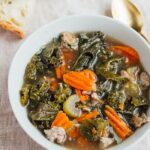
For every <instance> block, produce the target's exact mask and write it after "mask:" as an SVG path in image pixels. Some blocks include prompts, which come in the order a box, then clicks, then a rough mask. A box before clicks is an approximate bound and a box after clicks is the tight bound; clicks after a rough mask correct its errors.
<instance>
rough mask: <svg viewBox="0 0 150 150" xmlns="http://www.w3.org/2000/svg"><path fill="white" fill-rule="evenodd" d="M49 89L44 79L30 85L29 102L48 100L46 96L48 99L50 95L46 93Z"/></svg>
mask: <svg viewBox="0 0 150 150" xmlns="http://www.w3.org/2000/svg"><path fill="white" fill-rule="evenodd" d="M49 88H50V85H49V83H48V82H47V81H45V80H44V79H40V80H39V81H38V82H36V83H34V84H32V85H31V87H30V94H29V98H30V100H34V101H41V100H43V99H45V97H47V98H48V96H49V99H50V95H49V92H48V91H49Z"/></svg>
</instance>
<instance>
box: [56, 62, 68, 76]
mask: <svg viewBox="0 0 150 150" xmlns="http://www.w3.org/2000/svg"><path fill="white" fill-rule="evenodd" d="M55 71H56V77H57V78H58V79H62V77H63V74H64V73H65V72H66V65H65V64H63V65H62V66H60V67H57V68H56V69H55Z"/></svg>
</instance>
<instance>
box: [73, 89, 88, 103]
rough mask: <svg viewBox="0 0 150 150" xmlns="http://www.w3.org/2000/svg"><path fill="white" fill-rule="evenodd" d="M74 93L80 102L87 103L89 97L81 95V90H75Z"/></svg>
mask: <svg viewBox="0 0 150 150" xmlns="http://www.w3.org/2000/svg"><path fill="white" fill-rule="evenodd" d="M75 91H76V94H77V95H78V96H79V98H80V101H81V102H84V101H87V100H88V99H89V95H83V94H82V92H81V90H78V89H75Z"/></svg>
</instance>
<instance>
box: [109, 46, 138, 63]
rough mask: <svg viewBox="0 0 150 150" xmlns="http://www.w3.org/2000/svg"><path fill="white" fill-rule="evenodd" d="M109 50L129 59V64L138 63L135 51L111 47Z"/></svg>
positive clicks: (125, 47)
mask: <svg viewBox="0 0 150 150" xmlns="http://www.w3.org/2000/svg"><path fill="white" fill-rule="evenodd" d="M111 50H112V51H113V52H115V53H117V54H118V55H123V56H126V57H127V58H128V59H129V64H130V63H138V62H139V55H138V53H137V51H136V50H135V49H133V48H131V47H129V46H112V49H111Z"/></svg>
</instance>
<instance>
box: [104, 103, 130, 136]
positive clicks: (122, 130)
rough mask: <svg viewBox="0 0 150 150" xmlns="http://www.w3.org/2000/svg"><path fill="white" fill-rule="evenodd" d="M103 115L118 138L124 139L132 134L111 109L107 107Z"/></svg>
mask: <svg viewBox="0 0 150 150" xmlns="http://www.w3.org/2000/svg"><path fill="white" fill-rule="evenodd" d="M105 114H106V115H107V117H108V121H109V123H110V124H111V126H112V127H113V128H114V130H115V131H116V133H117V134H118V136H119V137H120V138H122V139H125V138H126V137H128V136H130V135H131V134H132V130H131V129H130V128H129V127H128V126H127V125H126V123H125V122H124V121H123V120H122V119H121V118H120V116H119V115H118V114H117V113H116V112H115V110H114V109H113V108H111V107H110V106H108V105H107V106H106V109H105Z"/></svg>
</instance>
